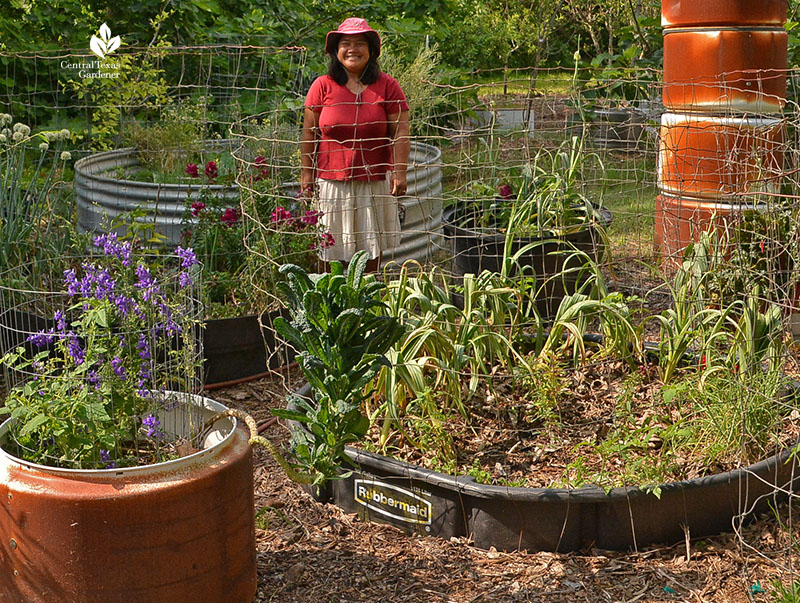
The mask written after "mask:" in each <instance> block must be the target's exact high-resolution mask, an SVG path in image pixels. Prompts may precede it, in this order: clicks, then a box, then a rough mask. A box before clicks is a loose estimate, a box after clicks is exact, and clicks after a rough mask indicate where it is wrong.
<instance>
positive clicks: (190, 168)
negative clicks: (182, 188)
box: [186, 163, 200, 178]
mask: <svg viewBox="0 0 800 603" xmlns="http://www.w3.org/2000/svg"><path fill="white" fill-rule="evenodd" d="M186 174H187V175H188V176H191V177H192V178H199V177H200V172H199V170H198V169H197V164H196V163H187V164H186Z"/></svg>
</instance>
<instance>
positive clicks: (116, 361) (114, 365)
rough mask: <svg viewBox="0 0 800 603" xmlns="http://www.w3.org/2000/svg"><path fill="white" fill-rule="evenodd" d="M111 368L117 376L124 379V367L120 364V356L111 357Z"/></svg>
mask: <svg viewBox="0 0 800 603" xmlns="http://www.w3.org/2000/svg"><path fill="white" fill-rule="evenodd" d="M111 369H112V370H113V371H114V374H115V375H116V376H117V377H119V378H120V379H122V380H123V381H125V367H124V366H122V358H120V357H119V356H114V357H113V358H112V359H111Z"/></svg>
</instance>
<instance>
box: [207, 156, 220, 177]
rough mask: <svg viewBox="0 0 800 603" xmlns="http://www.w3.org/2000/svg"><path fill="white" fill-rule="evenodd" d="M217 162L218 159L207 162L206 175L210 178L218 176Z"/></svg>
mask: <svg viewBox="0 0 800 603" xmlns="http://www.w3.org/2000/svg"><path fill="white" fill-rule="evenodd" d="M217 172H218V170H217V162H216V161H209V162H208V163H207V164H206V169H205V175H206V176H207V177H208V179H209V180H213V179H214V178H216V177H217Z"/></svg>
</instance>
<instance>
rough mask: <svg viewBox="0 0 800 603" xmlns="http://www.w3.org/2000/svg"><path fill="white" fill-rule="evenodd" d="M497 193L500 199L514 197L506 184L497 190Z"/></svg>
mask: <svg viewBox="0 0 800 603" xmlns="http://www.w3.org/2000/svg"><path fill="white" fill-rule="evenodd" d="M497 192H498V193H500V197H501V198H502V199H511V197H513V196H514V192H513V191H512V190H511V186H509V185H508V184H504V185H503V186H501V187H500V188H499V189H497Z"/></svg>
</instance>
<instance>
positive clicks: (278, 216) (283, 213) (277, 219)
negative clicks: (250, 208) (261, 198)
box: [272, 205, 294, 224]
mask: <svg viewBox="0 0 800 603" xmlns="http://www.w3.org/2000/svg"><path fill="white" fill-rule="evenodd" d="M293 217H294V216H292V212H290V211H289V210H288V209H284V207H283V206H281V205H279V206H278V207H276V208H275V211H273V212H272V222H273V223H275V224H280V223H281V222H288V221H289V220H291V219H292V218H293Z"/></svg>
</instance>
